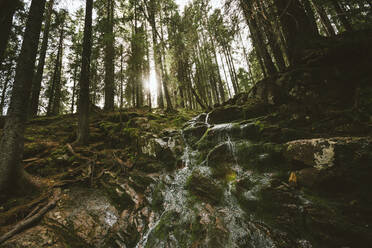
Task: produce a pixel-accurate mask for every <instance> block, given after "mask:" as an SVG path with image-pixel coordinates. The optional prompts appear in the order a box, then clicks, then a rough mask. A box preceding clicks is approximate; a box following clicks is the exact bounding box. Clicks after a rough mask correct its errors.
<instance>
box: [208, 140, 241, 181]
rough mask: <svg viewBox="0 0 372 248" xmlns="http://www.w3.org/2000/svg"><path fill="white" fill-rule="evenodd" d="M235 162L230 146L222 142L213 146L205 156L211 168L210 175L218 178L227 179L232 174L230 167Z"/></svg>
mask: <svg viewBox="0 0 372 248" xmlns="http://www.w3.org/2000/svg"><path fill="white" fill-rule="evenodd" d="M234 163H236V161H235V158H234V154H233V151H232V147H231V145H230V144H229V143H223V144H220V145H218V146H216V147H215V148H213V149H212V150H211V151H210V152H209V154H208V156H207V165H208V166H209V167H211V169H212V175H213V177H214V178H218V179H226V180H227V179H228V176H229V175H231V174H232V170H231V167H232V166H233V164H234Z"/></svg>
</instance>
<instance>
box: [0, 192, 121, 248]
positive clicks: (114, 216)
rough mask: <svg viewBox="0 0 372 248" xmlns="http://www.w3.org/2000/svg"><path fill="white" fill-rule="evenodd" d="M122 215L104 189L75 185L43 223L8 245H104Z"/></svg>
mask: <svg viewBox="0 0 372 248" xmlns="http://www.w3.org/2000/svg"><path fill="white" fill-rule="evenodd" d="M77 199H78V200H77ZM119 218H120V215H119V213H118V211H117V210H116V208H115V207H114V206H113V205H112V204H111V203H110V200H109V199H108V198H107V197H106V195H105V194H103V193H102V192H101V191H99V190H98V189H86V188H77V187H75V188H73V190H72V191H71V192H70V193H68V194H66V195H65V196H64V197H63V201H62V204H61V205H58V206H57V207H56V208H55V209H53V210H51V211H50V212H48V213H47V214H46V218H45V219H44V221H43V222H42V223H41V224H40V225H37V226H34V227H32V228H30V229H28V230H26V231H25V232H23V233H21V234H19V235H16V236H14V237H13V238H11V239H10V240H8V241H7V242H6V243H5V247H41V246H43V245H42V244H44V245H47V246H48V247H57V248H60V247H61V248H62V247H70V246H71V245H73V246H74V247H92V246H93V247H104V245H103V243H104V241H105V239H106V236H107V235H108V234H109V233H110V231H112V229H113V227H114V225H115V224H116V223H117V221H118V219H119Z"/></svg>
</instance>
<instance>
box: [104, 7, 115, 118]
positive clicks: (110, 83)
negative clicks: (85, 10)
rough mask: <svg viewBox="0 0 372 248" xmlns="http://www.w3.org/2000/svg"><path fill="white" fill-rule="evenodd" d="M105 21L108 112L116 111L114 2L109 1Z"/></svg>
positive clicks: (106, 106)
mask: <svg viewBox="0 0 372 248" xmlns="http://www.w3.org/2000/svg"><path fill="white" fill-rule="evenodd" d="M106 14H107V17H106V20H105V34H104V38H103V39H104V43H105V106H104V109H105V110H106V111H112V110H114V96H115V82H114V80H115V79H114V75H115V72H114V57H115V48H114V41H115V38H114V1H113V0H107V5H106Z"/></svg>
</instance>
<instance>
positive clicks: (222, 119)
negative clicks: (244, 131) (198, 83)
mask: <svg viewBox="0 0 372 248" xmlns="http://www.w3.org/2000/svg"><path fill="white" fill-rule="evenodd" d="M242 119H244V111H243V109H242V108H241V107H239V106H229V105H228V106H224V107H220V108H216V109H213V110H212V111H211V112H210V113H209V115H208V118H207V122H208V123H209V124H220V123H227V122H232V121H236V120H242Z"/></svg>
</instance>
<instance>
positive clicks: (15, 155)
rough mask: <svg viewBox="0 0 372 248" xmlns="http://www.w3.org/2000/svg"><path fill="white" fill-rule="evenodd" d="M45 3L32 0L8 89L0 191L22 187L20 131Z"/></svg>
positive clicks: (0, 147) (0, 152)
mask: <svg viewBox="0 0 372 248" xmlns="http://www.w3.org/2000/svg"><path fill="white" fill-rule="evenodd" d="M45 2H46V0H32V2H31V7H30V11H29V15H28V19H27V24H26V29H25V33H24V37H23V43H22V48H21V52H20V55H19V59H18V62H17V69H16V75H15V80H14V85H13V90H12V96H11V100H10V105H9V109H8V118H7V119H6V122H5V126H4V129H3V134H2V137H1V141H0V192H1V193H8V194H9V193H11V192H13V191H16V192H17V191H18V192H20V191H23V190H25V189H26V188H25V187H24V186H25V185H27V182H28V180H26V176H25V172H24V170H23V167H22V163H21V162H22V157H23V146H24V130H25V122H26V119H27V111H25V110H27V109H28V103H29V98H30V92H31V87H32V80H30V78H32V77H33V73H34V69H35V68H34V67H35V60H36V54H37V49H38V44H39V36H40V32H41V24H42V20H43V13H44V8H45Z"/></svg>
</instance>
